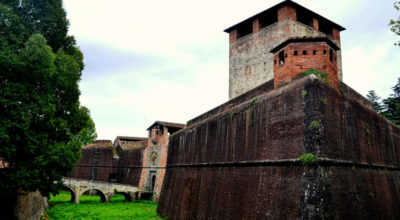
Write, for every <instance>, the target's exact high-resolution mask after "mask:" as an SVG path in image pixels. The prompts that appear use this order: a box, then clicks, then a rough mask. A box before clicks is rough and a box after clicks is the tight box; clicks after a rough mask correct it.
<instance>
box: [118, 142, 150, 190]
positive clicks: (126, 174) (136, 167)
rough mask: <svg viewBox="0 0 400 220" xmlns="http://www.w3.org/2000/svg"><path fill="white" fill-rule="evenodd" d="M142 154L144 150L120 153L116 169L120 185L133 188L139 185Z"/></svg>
mask: <svg viewBox="0 0 400 220" xmlns="http://www.w3.org/2000/svg"><path fill="white" fill-rule="evenodd" d="M143 152H144V148H139V149H132V150H124V151H122V152H121V156H120V161H119V168H118V174H119V178H120V183H123V184H130V185H134V186H138V185H139V181H140V175H141V173H142V168H141V166H142V161H143ZM129 167H130V168H129Z"/></svg>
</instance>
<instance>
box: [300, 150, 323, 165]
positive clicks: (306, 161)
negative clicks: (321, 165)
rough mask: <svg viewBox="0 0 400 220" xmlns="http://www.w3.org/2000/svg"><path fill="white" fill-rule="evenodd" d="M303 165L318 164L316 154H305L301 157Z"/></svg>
mask: <svg viewBox="0 0 400 220" xmlns="http://www.w3.org/2000/svg"><path fill="white" fill-rule="evenodd" d="M298 159H299V160H300V163H301V165H303V166H312V165H316V164H318V160H317V158H316V157H315V156H314V154H310V153H307V154H303V155H301V156H300V157H299V158H298Z"/></svg>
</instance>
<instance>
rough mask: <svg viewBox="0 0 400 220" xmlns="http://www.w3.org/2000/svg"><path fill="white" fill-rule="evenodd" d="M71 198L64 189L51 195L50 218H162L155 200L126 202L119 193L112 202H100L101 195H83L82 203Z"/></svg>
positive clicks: (116, 219)
mask: <svg viewBox="0 0 400 220" xmlns="http://www.w3.org/2000/svg"><path fill="white" fill-rule="evenodd" d="M70 199H71V197H70V194H69V192H63V191H62V192H60V194H59V195H57V196H51V198H50V200H49V204H50V208H49V210H48V211H47V212H46V214H47V215H48V219H50V220H52V219H63V220H64V219H73V220H78V219H81V220H83V219H102V220H103V219H112V220H114V219H115V220H118V219H162V218H160V217H159V216H158V215H157V213H156V209H157V203H156V202H153V201H144V200H139V201H134V202H124V196H123V195H119V194H114V196H113V197H112V198H111V201H110V203H100V196H85V195H82V196H81V198H80V200H79V201H80V204H73V203H70V202H69V201H70ZM44 219H46V218H44Z"/></svg>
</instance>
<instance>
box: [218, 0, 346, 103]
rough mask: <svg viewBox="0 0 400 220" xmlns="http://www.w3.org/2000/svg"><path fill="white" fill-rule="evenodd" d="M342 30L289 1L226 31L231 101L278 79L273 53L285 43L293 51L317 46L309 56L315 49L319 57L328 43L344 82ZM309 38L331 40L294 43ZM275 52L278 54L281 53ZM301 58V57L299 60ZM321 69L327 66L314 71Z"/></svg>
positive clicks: (311, 53)
mask: <svg viewBox="0 0 400 220" xmlns="http://www.w3.org/2000/svg"><path fill="white" fill-rule="evenodd" d="M343 30H345V29H344V28H343V27H342V26H340V25H338V24H336V23H334V22H332V21H330V20H328V19H326V18H324V17H323V16H321V15H319V14H317V13H315V12H313V11H311V10H309V9H307V8H304V7H303V6H301V5H299V4H297V3H295V2H292V1H290V0H286V1H283V2H281V3H279V4H277V5H275V6H273V7H271V8H269V9H267V10H265V11H263V12H261V13H259V14H256V15H254V16H252V17H250V18H248V19H246V20H244V21H242V22H240V23H238V24H236V25H234V26H232V27H230V28H228V29H226V30H225V32H227V33H229V98H235V97H237V96H239V95H241V94H243V93H245V92H247V91H249V90H251V89H253V88H255V87H257V86H259V85H261V84H263V83H265V82H267V81H269V80H272V79H273V78H274V77H275V76H274V56H275V55H276V54H275V55H274V54H273V53H270V51H271V50H273V49H274V48H277V47H279V45H282V44H284V43H285V42H291V43H292V45H286V46H288V48H281V49H290V48H291V47H292V46H294V45H295V46H297V47H304V46H306V47H309V46H311V45H313V46H311V47H317V49H313V48H310V50H311V51H310V52H309V53H308V54H307V55H309V56H313V55H314V54H313V51H314V50H317V51H320V53H318V55H321V53H323V51H324V48H322V47H325V46H326V45H325V44H324V43H326V44H327V45H328V46H330V48H332V53H334V54H332V57H335V62H334V63H335V68H336V69H335V71H336V72H337V78H338V80H342V60H341V51H340V31H343ZM310 38H313V39H328V40H322V41H321V42H319V43H320V44H318V42H316V41H313V42H312V44H311V45H310V44H308V43H310V42H311V41H310V42H308V43H306V42H305V41H301V44H297V43H296V42H293V39H310ZM298 43H299V42H298ZM293 44H294V45H293ZM323 45H325V46H323ZM303 50H304V49H303V48H299V50H298V51H301V53H302V52H303ZM273 51H274V50H273ZM276 52H278V55H279V51H276ZM293 52H294V51H293ZM327 53H330V50H327ZM286 54H287V55H288V56H289V55H290V56H291V55H292V54H288V53H286ZM328 55H329V54H328ZM300 56H302V54H299V57H298V58H300ZM289 59H290V58H289ZM298 60H299V59H298ZM328 64H329V63H328ZM278 65H279V63H278ZM320 66H324V64H320V63H318V65H316V66H315V68H317V69H318V68H319V67H320ZM275 69H276V68H275ZM319 69H320V68H319ZM326 69H330V67H326V68H325V70H326ZM282 70H283V69H282ZM290 75H293V74H290ZM287 79H288V77H283V78H282V80H283V81H286V80H287Z"/></svg>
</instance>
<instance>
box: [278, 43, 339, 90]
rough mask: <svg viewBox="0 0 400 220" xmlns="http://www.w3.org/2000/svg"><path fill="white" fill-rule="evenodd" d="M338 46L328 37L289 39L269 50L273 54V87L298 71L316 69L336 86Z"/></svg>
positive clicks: (290, 77)
mask: <svg viewBox="0 0 400 220" xmlns="http://www.w3.org/2000/svg"><path fill="white" fill-rule="evenodd" d="M338 50H339V48H338V46H337V45H336V44H335V43H333V42H332V41H331V40H330V39H329V38H308V39H307V38H306V39H303V38H299V39H296V38H295V39H289V40H287V41H285V42H283V43H282V44H280V45H279V46H277V47H275V48H274V49H272V50H271V53H273V54H274V88H276V87H278V86H280V85H282V84H284V83H288V82H290V81H292V79H293V78H296V77H297V76H299V75H300V73H302V72H304V71H306V70H309V69H312V68H313V69H318V70H321V71H323V72H325V73H327V78H328V81H329V83H330V84H331V85H333V86H335V87H336V88H338V86H339V82H338V80H339V78H338V68H337V51H338Z"/></svg>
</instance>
